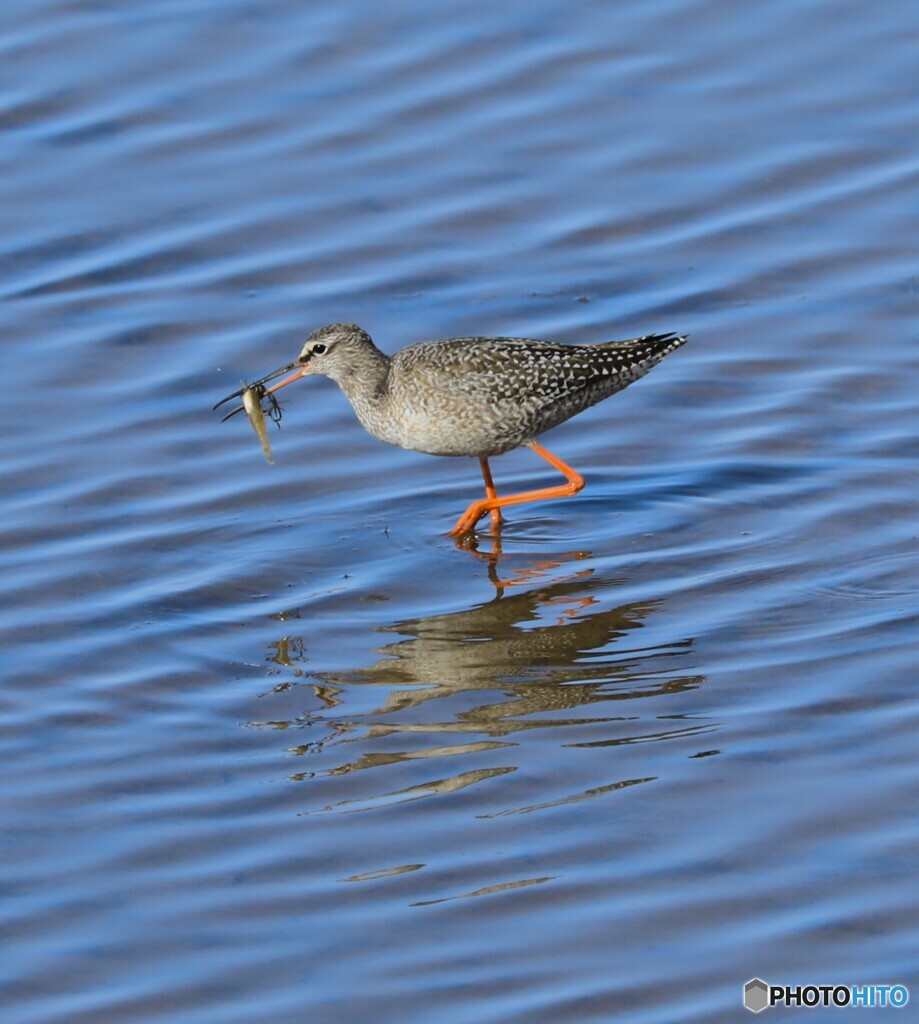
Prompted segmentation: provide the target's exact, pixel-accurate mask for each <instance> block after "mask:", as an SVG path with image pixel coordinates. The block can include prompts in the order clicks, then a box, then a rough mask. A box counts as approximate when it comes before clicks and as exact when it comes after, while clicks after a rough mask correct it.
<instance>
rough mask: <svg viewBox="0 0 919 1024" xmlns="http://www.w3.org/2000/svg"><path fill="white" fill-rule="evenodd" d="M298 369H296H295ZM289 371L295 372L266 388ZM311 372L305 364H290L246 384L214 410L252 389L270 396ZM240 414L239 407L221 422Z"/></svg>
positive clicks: (221, 401)
mask: <svg viewBox="0 0 919 1024" xmlns="http://www.w3.org/2000/svg"><path fill="white" fill-rule="evenodd" d="M295 367H296V369H294V368H295ZM289 370H294V372H293V373H291V374H290V376H288V377H285V378H284V379H283V380H279V381H278V382H277V384H274V385H273V386H272V387H270V388H266V387H265V385H266V384H267V383H268V382H269V381H271V380H276V379H277V378H278V377H280V376H281V375H282V374H284V373H287V372H288V371H289ZM308 373H309V370H308V369H307V367H306V364H304V363H288V364H287V366H282V367H281V368H280V369H279V370H275V371H274V372H273V373H269V374H268V375H267V376H266V377H262V378H261V379H259V380H256V381H253V382H252V383H251V384H246V385H245V386H244V387H241V388H240V389H239V390H238V391H234V392H233V394H232V395H227V397H226V398H221V399H220V401H219V402H218V403H217V404H216V405H215V406H214V409H219V408H220V407H221V405H224V404H226V403H227V402H231V401H232V400H233V399H234V398H239V397H240V395H242V394H243V393H244V392H245V391H248V390H249V389H250V388H263V389H264V391H265V393H266V394H270V393H271V392H272V391H278V390H279V389H280V388H283V387H286V386H287V385H288V384H293V382H294V381H295V380H300V379H301V378H302V377H305V376H307V374H308ZM238 412H243V406H242V405H238V406H237V407H236V408H235V409H233V410H232V412H228V413H227V414H226V416H224V417H223V419H222V420H221V421H220V422H221V423H225V422H226V421H227V420H228V419H229V418H230V417H231V416H235V415H236V414H237V413H238Z"/></svg>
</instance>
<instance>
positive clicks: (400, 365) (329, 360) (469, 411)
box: [214, 324, 687, 537]
mask: <svg viewBox="0 0 919 1024" xmlns="http://www.w3.org/2000/svg"><path fill="white" fill-rule="evenodd" d="M686 337H687V336H686V335H678V334H673V333H670V334H647V335H645V336H644V337H641V338H632V339H630V340H629V341H601V342H597V343H594V344H589V345H559V344H555V343H553V342H548V341H532V340H530V339H529V338H449V339H447V340H445V341H425V342H421V343H420V344H417V345H409V346H407V347H406V348H403V349H402V350H401V351H399V352H397V353H396V354H395V355H394V356H388V355H386V354H385V353H383V352H381V351H380V350H379V349H378V348H377V347H376V345H375V344H374V343H373V340H372V339H371V337H370V335H369V334H367V332H366V331H363V330H361V328H360V327H357V326H356V325H354V324H329V325H328V326H326V327H320V328H319V329H318V330H316V331H313V333H312V334H311V335H310V336H309V337H308V338H307V339H306V344H304V346H303V351H302V352H301V353H300V356H299V358H298V359H297V361H296V362H295V363H290V364H289V365H287V366H282V367H281V368H280V369H279V370H275V371H274V373H269V374H268V375H267V376H266V377H263V378H262V379H261V380H259V381H256V382H255V384H253V385H251V386H252V387H264V385H265V384H267V383H268V382H269V381H273V380H276V379H277V378H278V377H281V378H282V379H281V380H279V381H278V382H277V383H276V384H274V385H273V386H272V387H270V388H268V389H267V391H268V392H274V391H278V390H279V389H280V388H283V387H286V386H287V385H288V384H293V382H294V381H296V380H300V379H301V378H302V377H307V376H310V375H311V374H320V375H322V376H324V377H331V379H332V380H334V381H335V383H336V384H338V386H339V387H340V388H341V390H342V391H343V392H344V393H345V396H346V397H347V399H348V401H349V402H350V403H351V405H352V407H353V409H354V411H355V413H356V414H357V418H358V419H359V420H360V422H361V425H362V426H363V427H364V429H365V430H367V431H368V432H369V433H371V434H373V436H374V437H378V438H379V439H380V440H381V441H386V442H387V443H388V444H393V445H397V446H398V447H400V448H408V449H410V450H411V451H416V452H425V453H427V454H428V455H465V456H474V457H476V458H478V460H479V464H480V465H481V467H482V476H483V477H484V479H485V495H486V497H485V498H483V499H481V500H479V501H474V502H473V503H472V504H471V505H470V506H469V508H468V509H466V511H465V512H464V513H463V515H462V516H460V518H459V520H458V522H457V523H456V526H454V527H453V529H452V530H451V531H450V534H451V535H452V536H456V537H462V536H464V535H466V534H469V533H470V532H471V531H472V530H473V529H474V527H475V525H476V523H478V521H479V520H480V519H481V518H482V517H483V516H485V515H487V514H488V513H491V519H492V523H493V525H494V526H495V527H497V526H499V525H500V523H501V511H500V510H501V509H502V508H504V507H505V506H506V505H517V504H520V503H521V502H526V501H542V500H544V499H546V498H563V497H568V496H570V495H573V494H577V493H578V491H580V490H581V488H582V487H583V486H584V478H583V477H582V476H581V474H580V473H578V472H577V471H576V470H574V469H572V468H571V466H568V465H566V464H565V463H564V462H562V460H561V459H559V458H557V457H556V456H555V455H553V454H552V453H551V452H548V451H546V449H545V448H543V447H542V445H540V444H537V442H536V438H537V437H538V436H539V435H540V434H543V433H545V431H547V430H551V429H552V428H553V427H557V426H558V425H559V424H560V423H564V422H565V420H567V419H570V418H571V417H572V416H574V415H576V414H577V413H579V412H581V411H583V410H584V409H587V408H589V407H590V406H592V405H595V404H596V403H597V402H600V401H602V400H603V399H604V398H609V396H610V395H613V394H615V393H616V392H617V391H621V390H622V389H623V388H625V387H627V386H628V385H629V384H631V383H632V382H633V381H635V380H638V378H639V377H643V376H644V375H645V374H646V373H647V372H648V370H650V369H651V367H652V366H654V365H655V364H656V363H659V362H660V361H661V359H663V358H664V356H666V355H668V354H669V353H670V352H672V351H673V350H674V349H676V348H679V347H680V345H682V344H683V342H685V341H686ZM291 371H293V372H291ZM285 374H286V375H287V376H285ZM244 390H245V389H241V390H239V391H236V392H234V393H233V394H232V395H228V396H227V397H226V398H224V399H222V401H220V402H218V403H217V405H216V406H214V408H215V409H216V408H217V407H218V406H220V405H223V403H224V402H228V401H230V400H231V399H233V398H238V397H239V396H240V395H241V394H242V393H243V391H244ZM240 408H242V407H240ZM234 411H238V410H234ZM521 445H526V446H527V447H528V448H531V449H532V450H533V451H534V452H536V454H537V455H541V456H542V457H543V458H544V459H545V460H546V461H547V462H548V463H549V464H550V465H552V466H554V467H555V468H556V469H557V470H558V471H559V472H560V473H562V475H563V476H564V477H565V479H566V483H564V484H560V485H558V486H555V487H542V488H539V489H538V490H534V491H524V492H522V493H519V494H504V495H501V496H499V495H498V494H497V493H496V491H495V485H494V481H493V480H492V476H491V467H490V466H489V464H488V460H489V458H491V457H492V456H493V455H502V454H503V453H504V452H509V451H511V449H513V448H519V447H520V446H521Z"/></svg>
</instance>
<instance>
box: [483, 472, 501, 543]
mask: <svg viewBox="0 0 919 1024" xmlns="http://www.w3.org/2000/svg"><path fill="white" fill-rule="evenodd" d="M479 465H480V466H481V467H482V476H483V477H484V478H485V493H486V495H488V500H489V501H494V500H495V499H496V498H497V497H498V494H497V492H496V491H495V482H494V480H492V478H491V466H489V465H488V459H479ZM491 528H492V530H500V529H501V509H500V508H499V507H498V506H497V505H496V506H495V507H494V508H493V509H492V510H491Z"/></svg>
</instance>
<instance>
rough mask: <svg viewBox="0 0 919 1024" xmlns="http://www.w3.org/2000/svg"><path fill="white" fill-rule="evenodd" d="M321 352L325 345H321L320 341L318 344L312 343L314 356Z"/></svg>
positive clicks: (319, 354) (323, 350)
mask: <svg viewBox="0 0 919 1024" xmlns="http://www.w3.org/2000/svg"><path fill="white" fill-rule="evenodd" d="M323 352H325V345H323V344H322V343H320V344H318V345H313V355H314V356H321V355H322V353H323Z"/></svg>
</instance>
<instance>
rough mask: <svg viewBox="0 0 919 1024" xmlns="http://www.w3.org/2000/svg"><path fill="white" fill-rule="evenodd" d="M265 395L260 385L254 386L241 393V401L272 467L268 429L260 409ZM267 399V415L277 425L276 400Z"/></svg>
mask: <svg viewBox="0 0 919 1024" xmlns="http://www.w3.org/2000/svg"><path fill="white" fill-rule="evenodd" d="M265 394H266V392H265V388H264V387H263V386H262V385H261V384H256V385H254V386H253V387H248V388H246V390H245V391H243V394H242V399H243V408H244V409H245V410H246V415H247V416H248V417H249V422H250V423H251V424H252V429H253V430H254V431H255V432H256V434H258V439H259V441H261V442H262V451H263V452H264V453H265V458H266V459H267V460H268V462H269V463H270V464H271V465H272V466H273V465H274V456H273V455H272V454H271V445H270V444H269V443H268V428H267V425H266V423H265V413H264V411H263V409H262V399H263V398H264V397H265ZM268 397H269V399H270V400H271V408H270V409H269V410H268V415H269V416H270V417H271V418H272V420H274V422H275V423H277V422H278V421H279V420H280V418H281V409H280V406H279V405H278V400H277V399H276V398H275V397H274V395H269V396H268Z"/></svg>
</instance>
